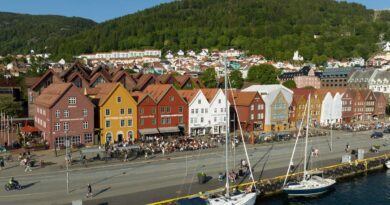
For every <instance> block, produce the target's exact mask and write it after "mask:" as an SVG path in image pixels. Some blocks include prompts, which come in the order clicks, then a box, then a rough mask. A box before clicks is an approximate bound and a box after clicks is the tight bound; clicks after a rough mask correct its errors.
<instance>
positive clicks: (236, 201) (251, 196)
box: [207, 62, 259, 205]
mask: <svg viewBox="0 0 390 205" xmlns="http://www.w3.org/2000/svg"><path fill="white" fill-rule="evenodd" d="M224 67H225V96H226V100H225V103H226V108H227V107H228V89H227V87H228V77H227V75H228V74H227V65H226V62H225V66H224ZM233 104H234V109H236V103H235V101H234V98H233ZM226 110H227V112H226V119H227V120H226V128H228V127H229V120H228V119H229V112H228V110H229V109H226ZM238 121H239V116H238ZM239 127H240V134H241V137H242V138H243V132H242V128H241V125H240V124H239ZM226 130H227V131H226V134H225V140H226V141H225V142H226V143H225V155H226V159H225V160H226V177H225V178H226V185H225V189H226V193H225V194H224V195H222V196H218V197H215V198H208V199H207V203H208V204H210V205H254V204H255V203H256V198H257V196H258V195H259V192H258V191H257V190H256V185H255V181H254V177H253V173H252V167H251V164H250V160H249V156H248V152H247V149H246V145H245V141H244V139H242V142H243V146H244V150H245V156H246V160H247V162H248V166H249V171H250V178H251V179H252V183H253V187H250V191H246V192H241V191H238V190H237V191H235V192H233V193H231V192H230V185H229V177H227V175H228V173H229V167H228V165H229V153H228V145H229V143H228V142H229V132H228V129H226ZM252 188H253V189H252Z"/></svg>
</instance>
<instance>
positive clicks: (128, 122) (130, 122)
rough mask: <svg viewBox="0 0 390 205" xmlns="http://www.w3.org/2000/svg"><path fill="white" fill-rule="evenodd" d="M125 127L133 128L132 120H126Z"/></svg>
mask: <svg viewBox="0 0 390 205" xmlns="http://www.w3.org/2000/svg"><path fill="white" fill-rule="evenodd" d="M127 126H128V127H132V126H133V120H132V119H128V120H127Z"/></svg>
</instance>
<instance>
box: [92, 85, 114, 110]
mask: <svg viewBox="0 0 390 205" xmlns="http://www.w3.org/2000/svg"><path fill="white" fill-rule="evenodd" d="M119 85H120V84H119V83H102V84H99V85H97V86H96V87H95V88H94V89H87V95H94V99H98V105H99V106H102V105H103V104H104V103H105V102H106V101H107V100H108V98H109V97H110V95H111V93H112V92H114V90H115V89H116V88H117V87H118V86H119ZM88 92H89V93H88Z"/></svg>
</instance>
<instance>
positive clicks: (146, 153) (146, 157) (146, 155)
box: [145, 151, 148, 159]
mask: <svg viewBox="0 0 390 205" xmlns="http://www.w3.org/2000/svg"><path fill="white" fill-rule="evenodd" d="M145 159H148V152H147V151H145Z"/></svg>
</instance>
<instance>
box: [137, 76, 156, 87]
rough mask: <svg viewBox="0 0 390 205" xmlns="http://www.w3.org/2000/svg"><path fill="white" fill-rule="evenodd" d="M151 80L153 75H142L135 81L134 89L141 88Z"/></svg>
mask: <svg viewBox="0 0 390 205" xmlns="http://www.w3.org/2000/svg"><path fill="white" fill-rule="evenodd" d="M152 78H155V77H154V75H153V74H143V75H142V76H141V77H140V78H139V79H138V81H137V85H136V89H141V88H143V87H144V86H145V85H146V84H147V83H148V82H149V81H150V80H151V79H152Z"/></svg>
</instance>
